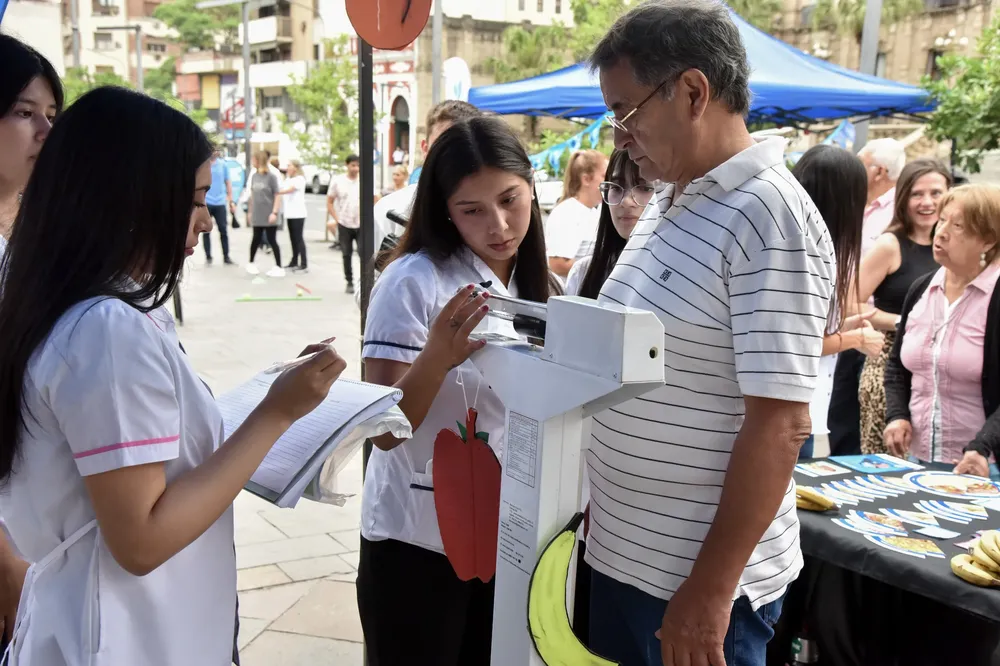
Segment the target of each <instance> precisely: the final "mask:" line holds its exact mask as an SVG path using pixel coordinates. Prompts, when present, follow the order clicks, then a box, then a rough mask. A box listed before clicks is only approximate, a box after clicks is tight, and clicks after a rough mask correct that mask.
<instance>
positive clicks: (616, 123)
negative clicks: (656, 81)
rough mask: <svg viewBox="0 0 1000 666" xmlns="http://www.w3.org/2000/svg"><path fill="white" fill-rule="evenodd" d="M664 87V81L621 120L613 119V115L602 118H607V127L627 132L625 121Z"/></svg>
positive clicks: (665, 83)
mask: <svg viewBox="0 0 1000 666" xmlns="http://www.w3.org/2000/svg"><path fill="white" fill-rule="evenodd" d="M665 85H667V82H666V81H664V82H663V83H661V84H660V85H658V86H656V87H655V88H654V89H653V92H651V93H649V94H648V95H646V99H644V100H642V101H641V102H639V103H638V104H637V105H636V107H635V108H634V109H632V110H631V111H629V112H628V113H626V114H625V117H624V118H622V119H621V120H618V119H617V118H615V117H614V116H613V115H611V116H604V117H605V118H607V119H608V124H609V125H611V126H612V127H614V128H615V129H616V130H618V131H619V132H627V131H628V128H626V127H625V122H626V121H627V120H628V119H629V118H631V117H632V116H634V115H635V114H636V113H638V112H639V109H641V108H642V105H643V104H645V103H646V102H648V101H649V100H651V99H653V95H655V94H656V93H658V92H660V90H662V89H663V86H665Z"/></svg>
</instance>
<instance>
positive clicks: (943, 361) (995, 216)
mask: <svg viewBox="0 0 1000 666" xmlns="http://www.w3.org/2000/svg"><path fill="white" fill-rule="evenodd" d="M939 210H940V219H939V221H938V225H937V228H936V230H935V235H934V259H935V261H937V262H938V263H939V264H940V265H941V268H940V269H938V270H937V271H936V272H934V273H930V274H928V275H927V276H926V277H924V278H920V279H918V280H917V281H916V282H915V283H914V284H913V286H912V287H911V288H910V291H909V293H908V294H907V296H906V300H905V302H904V304H903V311H902V314H901V316H900V322H899V328H898V331H899V332H898V335H897V338H896V342H895V345H894V346H893V349H892V354H891V356H890V358H889V362H888V364H887V366H886V371H885V392H886V422H887V423H888V425H887V426H886V428H885V444H886V447H887V448H888V449H889V451H890V452H892V453H893V454H895V455H898V456H904V455H907V454H909V455H912V456H914V457H916V458H917V459H918V460H920V461H923V462H938V463H948V464H957V467H956V471H958V472H962V473H969V474H977V475H979V476H989V473H990V468H989V458H990V456H991V455H992V456H993V457H994V458H995V457H996V455H997V453H1000V410H998V409H997V407H998V406H1000V329H998V327H1000V292H998V291H997V289H996V285H997V279H998V278H1000V260H998V255H1000V251H998V247H997V242H998V240H1000V188H998V187H995V186H992V185H964V186H962V187H958V188H955V189H954V190H952V191H950V192H948V193H947V194H945V195H944V196H943V197H942V198H941V202H940V208H939Z"/></svg>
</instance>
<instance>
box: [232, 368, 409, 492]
mask: <svg viewBox="0 0 1000 666" xmlns="http://www.w3.org/2000/svg"><path fill="white" fill-rule="evenodd" d="M279 376H280V375H277V374H263V373H262V374H259V375H257V376H255V377H254V378H252V379H251V380H250V381H248V382H246V383H245V384H243V385H242V386H239V387H238V388H236V389H234V390H232V391H230V392H229V393H226V394H225V395H223V396H222V397H220V398H219V400H218V404H219V409H220V411H221V412H222V419H223V422H224V423H225V432H226V438H227V439H228V438H229V437H230V435H232V434H233V432H235V431H236V429H237V428H239V427H240V425H241V424H242V423H243V422H244V421H245V420H246V418H247V417H248V416H249V415H250V412H252V411H253V410H254V409H255V408H256V407H257V405H259V404H260V403H261V401H262V400H263V399H264V397H265V396H266V395H267V392H268V390H269V389H270V388H271V383H272V382H273V381H274V380H275V379H277V378H278V377H279ZM402 397H403V392H402V391H400V390H399V389H397V388H393V387H391V386H379V385H377V384H366V383H364V382H357V381H354V380H350V379H338V380H337V381H336V382H334V384H333V387H332V388H331V389H330V394H329V395H328V396H327V397H326V400H324V401H323V402H322V403H320V405H319V406H318V407H317V408H316V409H314V410H313V411H311V412H310V413H309V414H307V415H305V416H304V417H302V418H301V419H299V420H298V421H296V422H295V423H294V424H292V427H291V428H289V429H288V431H287V432H285V434H284V435H282V436H281V438H280V439H279V440H278V441H277V442H275V444H274V446H273V447H272V448H271V451H270V452H269V453H268V454H267V456H266V457H265V458H264V461H263V462H262V463H261V465H260V467H259V468H258V469H257V471H256V472H255V473H254V475H253V477H252V478H251V479H250V482H249V483H247V485H246V486H245V488H246V490H249V491H250V492H252V493H254V494H255V495H258V496H259V497H261V498H263V499H265V500H267V501H269V502H271V503H273V504H275V505H277V506H280V507H285V508H290V507H294V506H295V504H296V502H298V500H299V498H300V497H302V493H303V491H304V490H305V488H306V486H308V485H309V482H310V481H311V480H312V479H313V477H315V476H316V474H317V473H319V471H320V469H321V468H322V466H323V463H324V462H325V461H326V459H327V458H328V457H329V456H330V454H331V453H333V451H334V449H336V448H337V446H338V445H339V444H340V442H342V441H343V440H344V439H346V438H347V437H348V436H349V435H350V434H351V432H352V431H353V430H354V429H355V428H356V427H357V426H358V425H360V424H361V423H364V422H365V421H367V420H368V419H370V418H372V417H374V416H377V415H379V414H382V413H384V412H387V411H388V410H389V409H391V408H392V407H393V406H395V405H396V403H398V402H399V400H400V399H401V398H402Z"/></svg>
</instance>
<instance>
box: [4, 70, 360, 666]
mask: <svg viewBox="0 0 1000 666" xmlns="http://www.w3.org/2000/svg"><path fill="white" fill-rule="evenodd" d="M150 128H155V131H150ZM212 150H213V147H212V145H211V144H210V143H209V142H208V140H207V139H206V137H205V135H204V134H203V133H202V131H201V130H200V129H199V128H198V127H197V126H196V125H195V124H194V123H192V122H191V121H190V120H189V119H188V118H187V117H186V116H184V115H183V114H181V113H179V112H177V111H175V110H173V109H171V108H169V107H168V106H166V105H164V104H162V103H161V102H158V101H156V100H153V99H152V98H150V97H147V96H145V95H140V94H136V93H133V92H129V91H126V90H123V89H118V88H99V89H97V90H95V91H92V92H90V93H88V94H87V95H85V96H83V97H81V98H80V99H79V100H77V101H76V103H75V104H74V105H73V107H72V108H71V109H70V110H69V111H67V112H66V113H65V114H64V115H63V116H62V117H61V118H60V121H59V122H58V123H56V124H55V126H54V127H53V129H52V132H51V133H50V135H49V138H48V139H47V141H46V142H45V145H44V147H43V148H42V150H41V152H40V153H39V155H38V158H37V163H36V165H35V169H34V172H33V174H32V176H31V179H30V180H29V181H28V185H27V188H26V189H25V191H24V197H23V200H22V204H21V208H20V211H19V213H18V216H17V219H16V221H15V224H14V231H13V234H12V236H11V239H10V249H9V252H8V255H7V260H6V261H7V263H6V275H5V280H6V282H5V284H6V285H8V286H13V285H16V287H17V288H16V289H14V288H6V289H4V290H2V291H0V482H2V483H3V486H4V489H3V490H4V492H3V493H2V494H0V509H2V512H3V514H4V515H5V516H6V517H7V518H8V527H9V528H10V532H11V535H12V536H13V538H14V541H15V543H16V545H17V547H18V548H19V549H20V550H21V552H22V553H23V554H24V556H25V558H26V559H27V560H28V561H29V562H31V563H32V566H31V568H30V569H29V570H28V573H27V575H26V577H25V579H24V591H23V594H22V596H21V603H20V605H19V608H18V610H17V622H16V627H15V631H14V642H13V647H12V651H11V656H12V657H13V658H12V662H11V663H13V664H17V666H121V665H124V664H130V665H131V664H135V665H139V664H142V665H143V666H177V665H178V664H192V665H193V664H212V665H213V666H214V665H223V664H229V663H231V661H232V659H233V657H234V650H233V645H234V629H235V619H236V562H235V552H234V548H233V514H232V509H231V505H232V502H233V500H234V499H235V497H236V496H237V494H238V493H239V492H240V490H241V489H242V488H243V485H244V484H245V483H246V482H247V480H248V479H249V478H250V476H251V475H252V474H253V473H254V471H255V470H256V469H257V467H258V466H259V465H260V463H261V461H262V459H263V458H264V456H265V455H266V454H267V452H268V450H270V448H271V446H272V445H273V444H274V443H275V441H276V440H277V439H278V438H279V437H280V436H281V435H282V433H284V432H285V431H286V430H287V428H288V427H289V426H290V425H291V424H292V423H293V422H294V421H295V420H296V419H298V418H300V417H302V416H304V415H305V414H307V413H309V412H310V411H311V410H312V409H314V408H315V406H316V405H318V404H319V402H320V401H321V400H322V399H323V398H324V397H325V396H326V394H327V392H328V391H329V388H330V386H331V384H332V383H333V382H334V381H335V380H336V379H337V377H338V376H339V375H340V373H341V371H342V370H343V369H344V366H345V364H344V361H343V359H341V358H340V357H339V356H338V355H337V354H336V353H335V352H333V351H332V350H330V349H329V348H327V347H325V346H324V347H322V349H323V351H321V352H320V353H319V354H317V355H316V356H315V358H314V359H312V360H311V361H309V362H307V363H306V364H304V365H302V366H300V367H298V368H295V369H293V370H290V371H288V372H286V373H285V374H283V375H281V376H280V377H278V378H277V379H276V380H275V382H274V385H273V387H272V388H271V390H270V392H269V394H268V396H267V398H266V399H265V400H264V401H263V402H262V403H261V404H260V406H258V407H257V409H255V410H254V411H253V412H252V413H251V414H250V416H249V417H248V418H247V420H246V422H245V423H244V424H243V425H242V426H241V427H240V428H239V429H237V431H236V432H235V433H233V434H232V436H231V437H229V439H227V440H224V439H223V426H222V416H221V414H220V412H219V410H218V408H217V406H216V404H215V400H214V399H213V397H212V394H211V393H210V391H209V389H208V387H207V386H205V384H204V383H203V382H202V381H201V380H200V379H199V378H198V376H197V375H196V374H195V371H194V369H193V368H192V367H191V364H190V363H189V362H188V359H187V357H186V356H185V354H184V352H183V350H182V348H181V346H180V342H179V340H178V337H177V333H176V330H175V328H174V322H173V319H172V317H171V316H170V314H169V313H168V312H167V310H166V309H165V308H163V307H162V306H163V304H164V303H165V302H166V301H167V300H169V299H170V296H171V293H172V291H173V289H174V288H175V286H176V285H177V281H178V279H179V277H180V274H181V269H182V267H183V265H184V259H185V257H186V256H190V255H191V254H192V253H193V252H194V248H195V247H196V246H197V244H198V238H199V236H200V235H201V234H202V233H204V232H207V231H209V230H210V229H211V227H212V221H211V218H210V216H209V214H208V211H207V209H206V206H205V194H206V192H207V191H208V188H209V186H210V185H211V170H210V159H211V155H212ZM66 173H73V174H75V175H74V177H73V178H71V179H66V177H65V176H66ZM108 174H127V175H128V177H127V178H126V179H125V180H124V181H123V180H121V179H108ZM25 303H31V304H32V305H31V307H25ZM307 349H314V347H309V348H307Z"/></svg>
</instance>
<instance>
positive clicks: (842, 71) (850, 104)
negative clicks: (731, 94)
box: [469, 13, 933, 125]
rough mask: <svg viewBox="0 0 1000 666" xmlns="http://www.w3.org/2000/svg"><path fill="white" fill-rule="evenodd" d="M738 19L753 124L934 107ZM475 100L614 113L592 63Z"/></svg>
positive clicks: (568, 114)
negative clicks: (746, 62)
mask: <svg viewBox="0 0 1000 666" xmlns="http://www.w3.org/2000/svg"><path fill="white" fill-rule="evenodd" d="M733 20H734V21H735V22H736V25H737V27H738V28H739V31H740V35H741V36H742V37H743V43H744V45H745V46H746V50H747V56H748V58H749V60H750V68H751V72H752V73H751V75H750V90H751V91H752V92H753V102H752V105H751V110H750V121H751V122H755V121H765V120H766V121H769V122H775V123H779V124H786V125H795V124H806V123H812V122H816V121H821V120H832V119H835V118H847V117H863V118H871V117H875V116H888V115H896V114H915V113H920V112H924V111H930V110H932V108H933V104H932V103H931V101H930V100H929V99H928V95H927V92H926V91H924V90H922V89H920V88H918V87H916V86H911V85H907V84H903V83H897V82H895V81H889V80H887V79H880V78H878V77H875V76H869V75H867V74H861V73H859V72H855V71H853V70H850V69H846V68H844V67H840V66H838V65H833V64H831V63H828V62H826V61H825V60H821V59H819V58H815V57H813V56H810V55H807V54H805V53H803V52H802V51H800V50H798V49H797V48H795V47H794V46H791V45H789V44H786V43H785V42H782V41H781V40H779V39H776V38H774V37H772V36H770V35H768V34H767V33H765V32H762V31H760V30H758V29H757V28H754V27H753V26H752V25H750V24H749V23H747V22H746V21H744V20H743V19H742V18H740V17H739V16H738V15H737V14H735V13H733ZM469 102H470V103H472V104H474V105H476V106H477V107H479V108H480V109H483V110H485V111H493V112H494V113H499V114H523V115H534V116H560V117H564V118H596V117H599V116H601V115H603V114H605V113H607V107H606V106H605V105H604V98H603V97H602V96H601V88H600V85H599V83H598V80H597V77H596V76H595V75H592V74H591V73H590V71H589V67H588V66H587V65H586V64H585V63H580V64H576V65H571V66H569V67H565V68H563V69H560V70H556V71H554V72H549V73H548V74H542V75H540V76H535V77H532V78H530V79H524V80H522V81H513V82H510V83H501V84H497V85H492V86H480V87H478V88H472V89H471V90H470V91H469Z"/></svg>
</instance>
